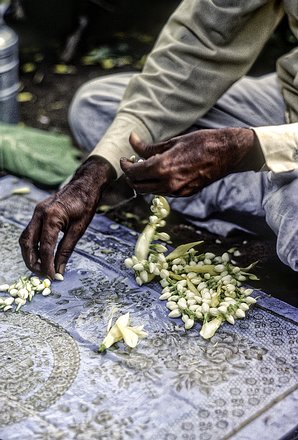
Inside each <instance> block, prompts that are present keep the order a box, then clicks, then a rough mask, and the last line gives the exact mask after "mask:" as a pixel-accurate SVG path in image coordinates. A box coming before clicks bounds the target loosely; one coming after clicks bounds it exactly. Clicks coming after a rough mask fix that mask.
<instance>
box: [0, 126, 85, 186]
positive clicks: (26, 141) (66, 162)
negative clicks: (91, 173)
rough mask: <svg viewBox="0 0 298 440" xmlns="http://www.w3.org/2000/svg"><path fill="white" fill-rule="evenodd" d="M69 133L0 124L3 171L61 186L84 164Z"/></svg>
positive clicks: (41, 182) (40, 182)
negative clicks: (67, 134) (66, 134)
mask: <svg viewBox="0 0 298 440" xmlns="http://www.w3.org/2000/svg"><path fill="white" fill-rule="evenodd" d="M80 156H81V153H80V151H79V150H77V149H76V148H75V147H74V146H73V145H72V143H71V139H70V137H69V136H65V135H61V134H53V133H48V132H45V131H42V130H38V129H35V128H28V127H21V126H18V125H10V124H3V123H0V170H2V171H7V172H9V173H11V174H15V175H17V176H21V177H26V178H27V179H30V180H32V181H33V182H35V183H39V184H42V185H47V186H53V187H54V186H58V185H60V184H61V183H62V182H63V181H64V180H65V179H66V178H67V177H69V176H70V175H72V174H73V173H74V171H75V170H76V168H77V167H78V166H79V165H80V162H81V161H80Z"/></svg>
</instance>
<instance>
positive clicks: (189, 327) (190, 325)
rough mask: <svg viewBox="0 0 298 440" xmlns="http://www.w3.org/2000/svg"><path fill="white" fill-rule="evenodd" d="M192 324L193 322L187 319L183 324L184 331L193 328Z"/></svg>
mask: <svg viewBox="0 0 298 440" xmlns="http://www.w3.org/2000/svg"><path fill="white" fill-rule="evenodd" d="M194 323H195V322H194V320H193V319H191V318H189V319H188V320H187V321H186V323H185V324H184V327H185V329H186V330H189V329H191V328H192V327H193V326H194Z"/></svg>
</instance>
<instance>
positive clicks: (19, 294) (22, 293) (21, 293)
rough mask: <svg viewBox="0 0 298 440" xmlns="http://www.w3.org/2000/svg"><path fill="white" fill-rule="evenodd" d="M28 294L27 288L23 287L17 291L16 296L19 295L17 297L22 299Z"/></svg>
mask: <svg viewBox="0 0 298 440" xmlns="http://www.w3.org/2000/svg"><path fill="white" fill-rule="evenodd" d="M28 294H29V292H28V290H27V289H25V288H24V287H23V288H21V289H20V290H19V291H18V297H19V298H22V299H27V298H28Z"/></svg>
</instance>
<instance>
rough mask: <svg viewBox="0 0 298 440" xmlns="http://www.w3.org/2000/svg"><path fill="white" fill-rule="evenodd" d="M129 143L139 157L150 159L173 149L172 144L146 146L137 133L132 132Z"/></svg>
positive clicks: (162, 143) (163, 143)
mask: <svg viewBox="0 0 298 440" xmlns="http://www.w3.org/2000/svg"><path fill="white" fill-rule="evenodd" d="M129 142H130V145H131V146H132V148H133V149H134V150H135V152H136V153H137V154H138V156H140V157H143V158H144V159H148V157H151V156H155V155H156V154H161V153H163V152H164V151H166V150H168V149H169V148H171V146H172V145H170V142H168V141H166V142H160V143H158V144H145V142H144V141H142V140H141V139H140V138H139V136H138V135H137V134H136V132H135V131H132V132H131V134H130V136H129Z"/></svg>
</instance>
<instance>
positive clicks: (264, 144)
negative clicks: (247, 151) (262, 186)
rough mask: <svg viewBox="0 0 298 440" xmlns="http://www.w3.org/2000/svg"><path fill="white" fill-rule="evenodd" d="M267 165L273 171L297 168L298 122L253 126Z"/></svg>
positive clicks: (278, 171)
mask: <svg viewBox="0 0 298 440" xmlns="http://www.w3.org/2000/svg"><path fill="white" fill-rule="evenodd" d="M253 130H254V132H255V133H256V135H257V137H258V139H259V142H260V145H261V148H262V151H263V154H264V157H265V161H266V165H267V167H268V168H269V169H270V170H272V171H274V172H275V173H282V172H285V171H292V170H296V169H298V122H296V123H293V124H285V125H274V126H267V127H257V128H256V127H254V128H253Z"/></svg>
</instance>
